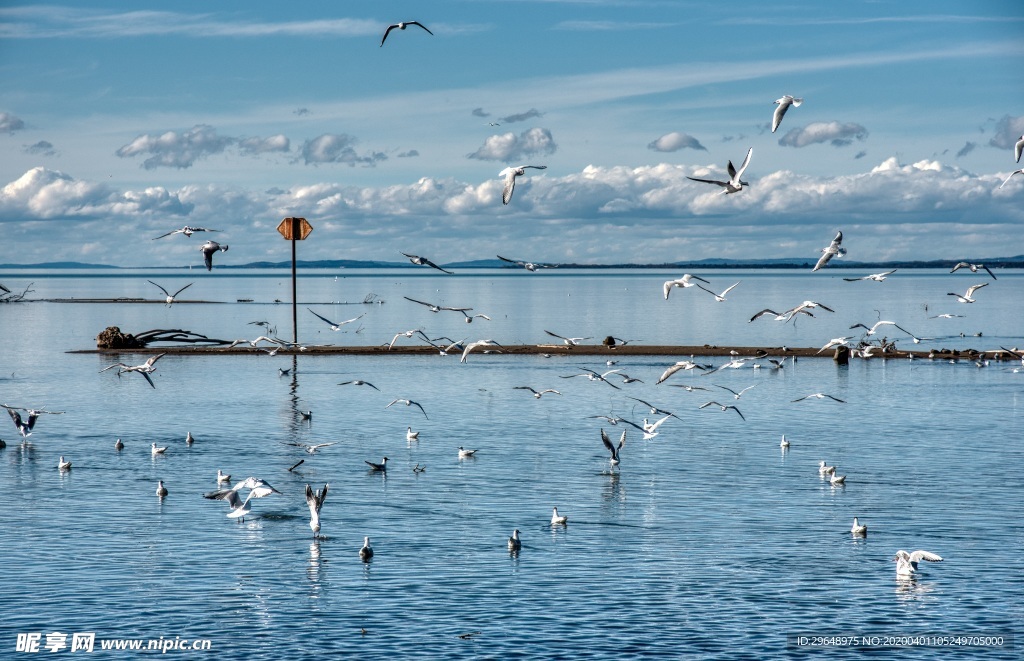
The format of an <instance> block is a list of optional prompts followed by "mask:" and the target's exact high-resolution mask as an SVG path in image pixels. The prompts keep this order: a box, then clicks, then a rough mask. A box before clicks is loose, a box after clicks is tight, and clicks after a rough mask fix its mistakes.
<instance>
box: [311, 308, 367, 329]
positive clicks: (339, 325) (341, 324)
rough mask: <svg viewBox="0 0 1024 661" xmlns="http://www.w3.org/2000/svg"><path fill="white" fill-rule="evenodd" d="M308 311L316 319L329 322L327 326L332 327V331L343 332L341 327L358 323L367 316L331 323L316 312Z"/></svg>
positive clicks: (363, 314) (362, 315)
mask: <svg viewBox="0 0 1024 661" xmlns="http://www.w3.org/2000/svg"><path fill="white" fill-rule="evenodd" d="M306 309H307V310H309V311H310V313H311V314H312V315H313V316H314V317H316V318H318V319H320V320H322V321H325V322H327V325H328V326H330V327H331V330H332V331H338V330H341V327H342V326H344V325H345V324H351V323H352V322H353V321H358V320H359V319H362V318H363V317H365V316H366V313H365V312H364V313H362V314H361V315H359V316H358V317H352V318H351V319H346V320H345V321H339V322H337V323H335V322H333V321H331V320H330V319H328V318H327V317H322V316H320V315H318V314H317V313H316V312H313V311H312V310H310V309H309V308H306Z"/></svg>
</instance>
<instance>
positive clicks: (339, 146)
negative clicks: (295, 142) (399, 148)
mask: <svg viewBox="0 0 1024 661" xmlns="http://www.w3.org/2000/svg"><path fill="white" fill-rule="evenodd" d="M357 142H358V140H356V138H354V137H352V136H351V135H348V134H345V133H341V134H333V133H324V134H323V135H321V136H318V137H316V138H313V139H312V140H307V141H306V142H305V143H303V145H302V148H301V149H300V152H301V154H302V160H303V161H304V162H305V163H306V165H316V164H318V163H345V164H347V165H352V166H355V165H367V166H373V165H376V163H377V162H378V161H384V160H387V155H386V154H382V153H380V152H370V153H368V154H364V155H362V156H360V155H359V154H358V153H356V150H355V148H354V147H353V145H355V144H356V143H357Z"/></svg>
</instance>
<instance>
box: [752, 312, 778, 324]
mask: <svg viewBox="0 0 1024 661" xmlns="http://www.w3.org/2000/svg"><path fill="white" fill-rule="evenodd" d="M766 314H771V315H775V316H776V317H778V316H779V313H778V312H776V311H775V310H769V309H768V308H765V309H763V310H761V311H760V312H758V313H757V314H755V315H754V316H753V317H751V318H750V321H754V320H755V319H759V318H761V317H763V316H764V315H766ZM750 321H748V322H747V323H748V324H749V323H750Z"/></svg>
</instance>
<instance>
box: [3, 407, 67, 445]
mask: <svg viewBox="0 0 1024 661" xmlns="http://www.w3.org/2000/svg"><path fill="white" fill-rule="evenodd" d="M0 406H3V407H4V408H5V409H7V412H8V413H9V414H10V415H11V420H13V421H14V426H15V427H17V429H18V433H19V434H21V436H22V438H28V437H29V436H31V435H32V428H33V427H35V425H36V420H37V419H38V418H39V416H40V415H41V414H43V413H51V414H54V415H60V414H61V413H63V411H44V410H42V409H26V408H21V407H19V406H8V405H6V404H0ZM18 411H25V412H26V413H27V414H28V417H27V418H26V419H25V420H22V419H21V414H20V413H18Z"/></svg>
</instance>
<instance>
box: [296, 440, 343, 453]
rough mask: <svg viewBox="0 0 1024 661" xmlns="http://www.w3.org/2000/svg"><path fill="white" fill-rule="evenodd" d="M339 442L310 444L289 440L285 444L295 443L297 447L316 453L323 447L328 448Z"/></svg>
mask: <svg viewBox="0 0 1024 661" xmlns="http://www.w3.org/2000/svg"><path fill="white" fill-rule="evenodd" d="M337 444H338V442H337V441H332V442H330V443H316V444H315V445H310V444H309V443H302V442H300V441H289V442H288V443H285V445H294V446H295V447H297V448H302V449H304V450H305V451H306V452H307V453H309V454H316V453H317V451H318V450H320V449H321V448H327V447H330V446H332V445H337Z"/></svg>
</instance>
